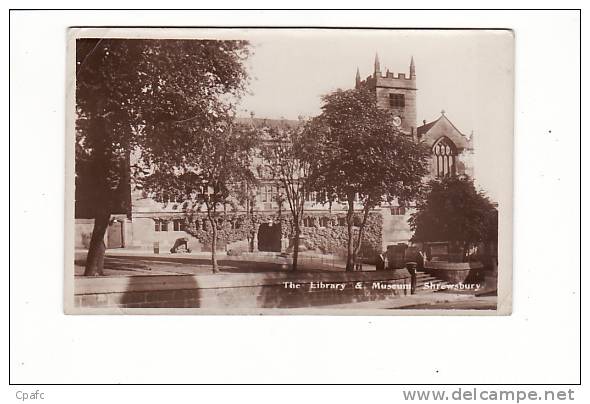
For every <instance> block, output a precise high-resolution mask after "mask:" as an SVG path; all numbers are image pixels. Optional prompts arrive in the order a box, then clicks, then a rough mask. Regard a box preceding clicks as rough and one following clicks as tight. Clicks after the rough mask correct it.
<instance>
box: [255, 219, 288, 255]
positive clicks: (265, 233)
mask: <svg viewBox="0 0 590 404" xmlns="http://www.w3.org/2000/svg"><path fill="white" fill-rule="evenodd" d="M281 234H282V232H281V225H280V223H272V222H271V223H262V224H261V225H260V226H259V227H258V251H274V252H281Z"/></svg>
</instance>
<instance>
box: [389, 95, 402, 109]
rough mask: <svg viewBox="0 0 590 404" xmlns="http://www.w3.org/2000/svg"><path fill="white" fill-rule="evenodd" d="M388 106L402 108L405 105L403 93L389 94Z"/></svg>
mask: <svg viewBox="0 0 590 404" xmlns="http://www.w3.org/2000/svg"><path fill="white" fill-rule="evenodd" d="M389 106H390V107H393V108H404V107H405V106H406V99H405V96H404V94H389Z"/></svg>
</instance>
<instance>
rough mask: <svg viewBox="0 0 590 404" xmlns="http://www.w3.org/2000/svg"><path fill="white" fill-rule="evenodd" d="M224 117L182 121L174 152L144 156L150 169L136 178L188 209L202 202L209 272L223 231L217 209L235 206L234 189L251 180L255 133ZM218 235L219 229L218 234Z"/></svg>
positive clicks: (196, 208)
mask: <svg viewBox="0 0 590 404" xmlns="http://www.w3.org/2000/svg"><path fill="white" fill-rule="evenodd" d="M229 119H230V118H228V120H227V121H225V120H219V122H218V123H217V124H216V125H215V126H214V127H213V128H203V127H200V126H197V125H196V124H194V125H187V126H186V127H185V128H184V130H183V133H182V134H180V135H179V136H178V138H179V142H181V143H182V147H181V149H182V150H183V151H182V153H181V155H180V156H176V157H174V156H168V154H167V153H158V154H157V155H155V156H152V158H151V159H150V174H149V175H147V176H145V177H144V178H143V180H142V182H143V185H144V187H145V189H146V190H147V191H148V192H151V193H152V194H153V195H154V196H155V199H156V200H158V198H168V197H170V196H172V197H174V198H176V199H179V198H180V199H181V200H183V201H185V202H189V203H188V204H184V206H186V208H185V210H186V211H187V212H188V213H189V214H190V213H193V212H199V211H201V208H202V207H204V209H205V213H206V215H207V219H208V220H209V223H210V231H211V250H212V256H211V259H212V264H213V272H217V271H218V267H217V260H216V255H215V250H216V246H217V240H218V239H219V236H220V232H223V231H224V227H223V221H222V220H220V216H219V214H221V213H223V212H224V211H226V210H227V207H228V206H229V207H230V208H232V207H234V209H235V207H236V204H237V202H238V201H237V198H236V197H235V196H234V195H235V194H239V193H240V192H241V191H242V190H243V189H245V188H246V187H247V186H248V185H252V184H254V183H255V177H254V175H253V173H252V171H251V169H250V168H251V167H252V164H253V163H252V150H253V148H254V147H255V146H256V144H257V134H256V132H255V131H254V130H253V129H252V128H249V127H247V126H242V125H235V124H233V122H232V121H231V120H229ZM222 235H223V234H222Z"/></svg>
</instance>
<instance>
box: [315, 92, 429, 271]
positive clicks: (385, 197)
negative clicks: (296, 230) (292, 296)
mask: <svg viewBox="0 0 590 404" xmlns="http://www.w3.org/2000/svg"><path fill="white" fill-rule="evenodd" d="M323 102H324V104H323V106H322V114H321V115H320V116H318V117H317V118H315V119H314V120H313V121H312V123H311V124H310V125H309V126H308V127H307V131H308V133H309V136H313V137H315V138H316V139H318V140H317V142H318V144H317V146H316V147H315V148H314V149H313V150H312V152H313V155H312V156H310V159H311V160H312V161H314V162H315V163H314V166H313V167H312V169H311V172H312V175H311V180H312V182H313V183H314V188H316V189H320V190H322V191H323V192H321V193H320V195H324V198H325V199H326V201H328V202H331V201H333V200H335V199H339V200H341V201H345V202H346V204H347V205H348V210H347V214H346V223H347V234H348V240H347V258H346V270H347V271H352V270H353V269H354V265H355V262H356V259H357V256H358V253H359V250H360V248H361V245H362V241H363V232H364V228H365V224H366V223H367V219H368V217H369V214H370V211H371V210H372V209H374V208H375V207H377V206H379V205H380V204H381V203H382V202H384V201H392V200H394V199H397V200H398V201H400V202H405V201H409V200H412V199H413V198H414V197H416V196H417V195H418V194H419V192H420V190H421V188H422V178H423V177H424V175H425V174H426V173H427V157H428V150H427V149H426V147H425V146H424V145H423V144H421V143H417V142H415V141H414V140H413V139H412V138H411V137H409V136H407V135H405V134H403V133H401V132H400V131H399V130H398V129H397V128H396V127H395V126H394V124H393V119H392V118H393V116H392V114H391V112H389V111H386V110H382V109H380V108H378V106H377V100H376V97H375V94H374V93H372V92H370V91H368V90H366V89H364V88H361V89H354V90H347V91H342V90H338V91H336V92H334V93H332V94H329V95H326V96H324V97H323ZM355 201H356V202H359V203H360V204H361V205H362V219H361V221H360V225H359V226H358V231H357V232H356V240H355V239H354V235H355V229H354V227H355V226H354V216H355Z"/></svg>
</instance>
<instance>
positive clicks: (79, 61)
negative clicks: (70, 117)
mask: <svg viewBox="0 0 590 404" xmlns="http://www.w3.org/2000/svg"><path fill="white" fill-rule="evenodd" d="M248 54H249V47H248V44H247V42H245V41H217V40H168V39H166V40H154V39H149V40H148V39H137V40H135V39H108V38H103V39H79V40H77V42H76V114H77V119H76V164H77V170H76V172H77V175H78V177H77V181H76V187H77V188H79V189H84V190H85V191H84V192H77V195H78V196H81V194H84V196H85V198H82V197H80V199H77V200H76V210H77V211H79V210H83V211H86V212H88V214H89V215H90V216H91V217H94V219H95V224H94V229H93V232H92V238H91V242H90V248H89V251H88V257H87V260H86V269H85V273H84V274H85V275H100V274H102V272H103V266H102V262H103V258H104V251H105V246H104V243H103V241H102V240H103V238H104V234H105V231H106V229H107V227H108V224H109V220H110V215H111V213H112V212H113V210H114V209H116V206H117V205H118V204H119V202H120V199H121V198H120V197H119V195H120V190H121V189H122V188H123V187H128V186H129V180H130V179H129V178H128V173H129V156H130V153H131V152H132V151H141V156H142V158H143V159H144V161H147V162H149V160H150V158H152V157H155V156H158V155H161V154H163V153H164V152H166V153H167V154H168V155H175V156H179V155H181V153H182V152H183V151H184V150H183V149H182V147H183V143H182V142H179V141H178V140H179V139H178V137H176V136H170V134H172V133H182V134H187V131H185V130H184V127H185V126H186V125H189V124H190V125H198V126H199V127H201V128H211V127H215V126H216V125H218V122H219V120H220V119H221V120H223V119H224V117H226V116H227V115H228V113H229V112H231V110H232V109H233V105H234V104H233V103H232V101H233V99H235V98H236V97H238V96H239V95H240V94H241V93H242V92H243V90H244V85H245V82H246V79H247V73H246V71H245V68H244V65H243V62H244V60H245V58H247V56H248ZM78 165H79V167H78ZM78 168H80V169H78ZM88 181H90V183H89V182H88ZM84 204H86V206H85V207H82V206H80V205H84Z"/></svg>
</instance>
